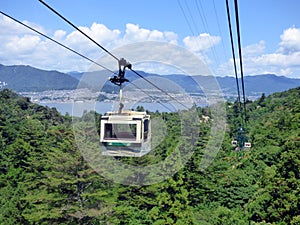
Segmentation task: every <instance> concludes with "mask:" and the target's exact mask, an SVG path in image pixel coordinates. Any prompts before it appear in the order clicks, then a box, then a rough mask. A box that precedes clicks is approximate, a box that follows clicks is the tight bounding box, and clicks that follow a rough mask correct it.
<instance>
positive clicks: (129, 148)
mask: <svg viewBox="0 0 300 225" xmlns="http://www.w3.org/2000/svg"><path fill="white" fill-rule="evenodd" d="M100 142H101V144H102V145H103V146H104V148H103V150H102V155H108V156H132V157H141V156H143V155H145V154H147V153H149V152H150V151H151V126H150V116H149V115H147V114H146V113H145V112H136V111H123V112H122V113H119V112H107V113H106V114H105V115H104V116H102V118H101V132H100Z"/></svg>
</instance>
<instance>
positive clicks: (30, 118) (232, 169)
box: [0, 88, 300, 225]
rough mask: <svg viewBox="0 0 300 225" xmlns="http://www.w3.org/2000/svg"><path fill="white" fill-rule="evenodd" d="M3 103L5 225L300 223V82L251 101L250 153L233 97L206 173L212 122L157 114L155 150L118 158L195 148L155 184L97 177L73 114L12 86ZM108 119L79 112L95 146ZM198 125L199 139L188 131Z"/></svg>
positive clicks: (0, 143) (153, 159) (146, 160)
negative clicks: (236, 143) (239, 134)
mask: <svg viewBox="0 0 300 225" xmlns="http://www.w3.org/2000/svg"><path fill="white" fill-rule="evenodd" d="M0 104H1V108H0V134H1V135H0V224H164V225H165V224H201V225H202V224H203V225H206V224H207V225H208V224H222V225H224V224H228V225H229V224H230V225H231V224H299V222H300V211H299V208H300V172H299V171H300V151H299V150H300V128H299V124H300V88H296V89H292V90H289V91H287V92H283V93H276V94H274V95H272V96H268V97H267V96H265V95H262V97H261V98H260V99H258V100H257V101H254V102H247V105H246V106H247V115H248V123H247V124H246V125H245V129H246V131H247V133H246V136H247V137H248V138H249V140H250V141H251V142H252V146H253V147H252V148H251V149H250V150H249V151H244V150H243V151H234V149H232V147H231V140H232V138H233V136H234V134H235V131H236V129H237V128H238V127H239V126H240V125H241V117H240V116H239V115H240V112H239V109H238V105H237V103H227V123H228V124H227V125H228V127H227V132H226V134H225V138H224V143H223V145H222V148H221V149H220V151H219V153H218V155H217V157H216V158H215V160H214V161H213V162H212V164H211V165H210V166H209V167H208V168H207V169H206V170H205V171H200V170H199V164H200V163H201V161H202V160H203V155H204V153H205V148H206V145H207V143H208V141H209V140H210V136H209V135H210V126H211V124H210V122H209V121H208V122H206V123H205V122H202V123H198V122H197V123H190V121H191V118H192V120H193V121H196V118H194V117H192V116H191V114H189V112H186V113H184V114H182V115H181V117H180V114H178V113H158V112H155V113H151V118H152V120H153V123H154V125H155V123H157V124H159V120H161V119H162V120H163V121H164V123H165V127H159V126H157V127H156V128H157V129H156V130H157V134H155V135H156V136H155V135H153V142H155V143H156V145H155V146H156V147H155V149H154V150H153V151H152V152H151V153H150V154H148V155H146V156H144V157H142V158H116V160H117V161H119V162H122V163H124V164H125V165H126V164H128V165H136V166H137V165H138V166H144V165H150V164H155V163H157V162H160V161H161V160H164V159H165V158H166V157H168V156H170V155H171V154H174V156H178V155H180V154H183V153H186V154H187V153H188V152H187V150H188V149H189V148H190V147H191V146H192V145H193V144H191V143H195V148H194V153H193V156H192V157H191V158H190V159H189V160H188V162H187V163H186V164H185V165H184V167H182V162H181V161H180V160H177V158H174V159H173V160H170V162H169V163H170V164H168V165H165V167H166V171H167V167H168V166H170V165H171V164H172V166H175V167H176V168H177V169H178V172H177V173H175V174H174V175H173V176H171V177H169V178H167V179H166V180H164V181H163V182H160V183H156V184H152V185H148V186H124V185H119V184H114V183H112V182H111V181H110V180H108V179H106V178H104V177H102V176H100V175H99V174H97V173H96V172H95V170H94V169H93V168H91V167H90V165H89V164H88V163H87V162H86V161H85V159H84V158H83V156H82V154H81V152H80V151H79V150H78V149H77V146H76V144H75V141H74V135H73V130H72V129H73V128H72V127H71V119H70V117H69V116H61V115H60V114H59V113H58V112H57V111H56V110H55V109H50V108H47V107H42V106H39V105H36V104H32V103H30V101H29V100H28V99H27V98H22V97H19V96H18V95H17V94H15V93H14V92H11V91H9V90H3V91H1V92H0ZM139 110H143V109H142V108H139ZM197 112H198V114H199V117H200V118H201V116H202V115H205V116H210V110H209V108H203V109H201V108H198V109H197ZM100 118H101V115H98V114H95V113H94V112H90V113H88V112H86V113H85V114H84V115H83V117H82V118H75V119H77V120H79V121H80V123H79V125H84V124H85V123H86V124H85V125H86V126H83V127H84V129H86V130H85V135H83V136H82V137H81V138H82V141H84V142H86V145H87V146H89V145H90V146H93V145H94V143H97V141H98V139H97V138H98V137H95V135H93V134H92V133H91V132H92V131H91V130H92V129H93V128H92V124H89V122H90V121H96V123H97V124H98V123H99V121H100ZM155 121H156V122H155ZM184 124H193V125H192V126H183V125H184ZM195 131H198V133H199V137H195V136H193V135H190V136H189V135H188V134H191V133H192V134H195ZM97 132H98V134H99V128H97V129H96V133H97ZM165 133H166V134H167V135H166V136H165V138H164V140H163V141H161V140H160V139H159V138H160V137H161V136H162V135H164V134H165ZM181 136H184V137H183V138H182V137H181ZM183 158H184V157H183ZM116 173H119V175H120V176H121V177H122V175H123V171H116ZM138 175H139V176H142V174H138ZM139 176H137V177H139ZM137 177H130V178H128V177H126V179H137ZM139 178H140V177H139ZM124 179H125V178H124Z"/></svg>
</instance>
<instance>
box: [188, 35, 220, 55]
mask: <svg viewBox="0 0 300 225" xmlns="http://www.w3.org/2000/svg"><path fill="white" fill-rule="evenodd" d="M220 41H221V38H220V37H218V36H211V35H210V34H207V33H203V34H199V35H198V36H187V37H185V38H184V39H183V43H184V45H185V47H187V49H189V50H190V51H192V52H203V51H206V50H208V49H210V48H212V47H213V46H215V45H217V44H219V43H220Z"/></svg>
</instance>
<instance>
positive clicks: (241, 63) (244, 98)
mask: <svg viewBox="0 0 300 225" xmlns="http://www.w3.org/2000/svg"><path fill="white" fill-rule="evenodd" d="M234 6H235V19H236V28H237V36H238V47H239V56H240V57H239V58H240V71H241V80H242V91H243V103H244V114H245V118H244V119H245V121H246V97H245V84H244V73H243V59H242V58H243V56H242V47H241V33H240V24H239V13H238V11H239V10H238V2H237V0H234Z"/></svg>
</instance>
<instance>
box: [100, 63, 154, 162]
mask: <svg viewBox="0 0 300 225" xmlns="http://www.w3.org/2000/svg"><path fill="white" fill-rule="evenodd" d="M126 67H128V68H131V64H129V63H128V62H127V61H126V60H125V59H123V58H122V59H120V60H119V74H118V76H114V77H112V78H110V81H111V82H112V83H113V84H115V85H118V86H119V87H120V104H119V110H118V112H107V113H105V115H104V116H102V117H101V121H100V143H101V145H102V146H103V148H102V155H107V156H131V157H141V156H143V155H145V154H147V153H149V152H150V150H151V126H150V115H148V114H147V113H146V112H136V111H129V110H123V107H124V105H123V103H122V84H123V83H124V82H128V80H127V79H126V78H125V69H126Z"/></svg>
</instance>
